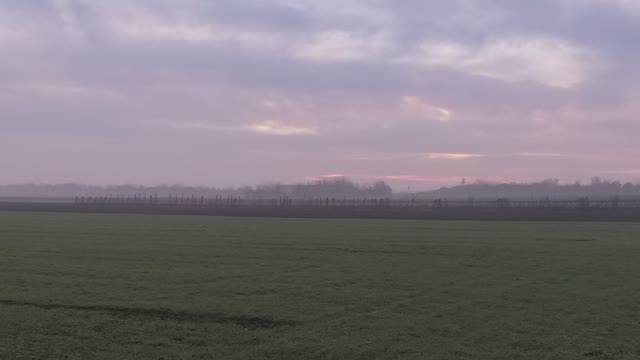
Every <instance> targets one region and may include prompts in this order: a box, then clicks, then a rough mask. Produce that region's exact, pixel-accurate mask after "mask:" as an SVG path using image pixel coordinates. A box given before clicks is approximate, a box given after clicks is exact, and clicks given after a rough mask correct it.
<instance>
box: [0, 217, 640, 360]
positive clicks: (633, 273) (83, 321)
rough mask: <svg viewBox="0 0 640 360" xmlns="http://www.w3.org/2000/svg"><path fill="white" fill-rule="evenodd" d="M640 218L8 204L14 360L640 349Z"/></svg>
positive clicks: (2, 291) (5, 271)
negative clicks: (91, 210) (221, 212)
mask: <svg viewBox="0 0 640 360" xmlns="http://www.w3.org/2000/svg"><path fill="white" fill-rule="evenodd" d="M639 274H640V225H638V224H600V223H517V222H511V223H499V222H484V223H481V222H428V221H400V220H385V221H381V220H312V219H305V220H301V219H252V218H219V217H195V216H150V215H149V216H147V215H105V214H102V215H92V214H48V213H1V212H0V324H1V326H0V359H3V360H4V359H125V358H126V359H166V360H169V359H367V360H369V359H447V360H449V359H474V360H477V359H504V360H512V359H531V360H541V359H562V360H571V359H616V360H631V359H634V360H635V359H639V358H640V341H638V339H639V338H640V320H639V319H640V280H639V279H640V278H639Z"/></svg>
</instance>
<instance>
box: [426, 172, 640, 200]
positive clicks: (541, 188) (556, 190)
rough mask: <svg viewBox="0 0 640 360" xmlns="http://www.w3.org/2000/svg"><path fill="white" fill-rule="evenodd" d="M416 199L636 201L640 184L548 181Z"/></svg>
mask: <svg viewBox="0 0 640 360" xmlns="http://www.w3.org/2000/svg"><path fill="white" fill-rule="evenodd" d="M417 196H418V197H419V198H446V199H456V198H458V199H459V198H478V199H495V198H510V199H540V198H555V199H575V198H581V197H590V198H610V197H640V184H633V183H630V182H627V183H621V182H619V181H609V180H603V179H601V178H599V177H594V178H593V179H592V180H591V182H590V183H589V184H580V183H578V182H576V183H573V184H561V183H560V181H559V180H556V179H548V180H544V181H541V182H534V183H509V184H498V183H487V182H476V183H473V184H466V185H459V186H455V187H450V188H442V189H439V190H435V191H429V192H423V193H420V194H418V195H417Z"/></svg>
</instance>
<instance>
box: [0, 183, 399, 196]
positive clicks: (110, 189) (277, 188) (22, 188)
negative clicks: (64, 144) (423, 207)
mask: <svg viewBox="0 0 640 360" xmlns="http://www.w3.org/2000/svg"><path fill="white" fill-rule="evenodd" d="M108 195H117V196H158V197H164V198H167V197H170V196H178V195H186V196H196V197H198V198H200V197H205V198H216V197H224V198H226V197H237V198H245V199H272V198H280V197H287V198H292V199H311V198H336V199H361V198H387V197H391V195H392V190H391V187H389V185H387V184H386V183H384V182H383V181H378V182H375V183H373V184H356V183H354V182H352V181H350V180H349V179H346V178H339V179H330V180H319V181H314V182H309V183H304V184H293V185H290V184H282V183H272V184H263V185H259V186H255V187H252V186H245V187H240V188H213V187H192V186H182V185H161V186H140V185H118V186H92V185H78V184H60V185H47V184H21V185H3V186H0V196H4V197H39V198H56V197H57V198H75V197H83V196H84V197H104V196H108Z"/></svg>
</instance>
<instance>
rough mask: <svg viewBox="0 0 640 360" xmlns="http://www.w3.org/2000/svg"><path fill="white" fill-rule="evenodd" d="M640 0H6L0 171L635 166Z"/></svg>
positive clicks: (372, 171)
mask: <svg viewBox="0 0 640 360" xmlns="http://www.w3.org/2000/svg"><path fill="white" fill-rule="evenodd" d="M638 39H640V0H536V1H521V0H403V1H396V0H323V1H311V0H217V1H216V0H110V1H102V0H0V183H4V184H8V183H24V182H36V183H39V182H42V183H45V182H46V183H67V182H76V183H86V184H123V183H136V184H146V185H157V184H165V183H166V184H174V183H179V184H187V185H207V186H229V185H254V184H259V183H262V182H272V181H284V182H297V181H308V180H310V179H315V178H318V177H322V176H336V175H348V176H350V177H352V178H354V179H355V180H358V181H375V180H378V179H382V180H385V181H388V182H389V183H391V184H393V185H394V186H395V187H396V188H405V187H406V188H409V187H411V188H430V187H437V186H442V185H447V184H456V183H459V182H460V179H461V178H467V179H485V180H491V181H518V182H521V181H535V180H541V179H545V178H558V179H560V180H562V181H565V182H573V181H575V180H583V181H586V180H588V179H589V178H591V177H592V176H595V175H598V176H601V177H603V178H611V179H619V180H635V179H640V162H639V160H638V158H637V155H638V154H640V81H639V80H640V70H639V69H638V68H637V67H638V64H640V47H639V46H638Z"/></svg>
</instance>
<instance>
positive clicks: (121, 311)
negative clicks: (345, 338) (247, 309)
mask: <svg viewBox="0 0 640 360" xmlns="http://www.w3.org/2000/svg"><path fill="white" fill-rule="evenodd" d="M0 305H4V306H18V307H34V308H38V309H44V310H78V311H90V312H101V313H107V314H111V315H115V316H119V317H123V318H153V319H161V320H172V321H182V322H199V323H216V324H233V325H236V326H240V327H243V328H245V329H247V330H273V329H278V328H286V327H294V326H297V325H298V323H297V322H295V321H291V320H281V319H273V318H269V317H260V316H244V315H224V314H211V313H198V312H180V311H173V310H167V309H147V308H135V307H120V306H108V305H69V304H47V303H37V302H29V301H18V300H9V299H0Z"/></svg>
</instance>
